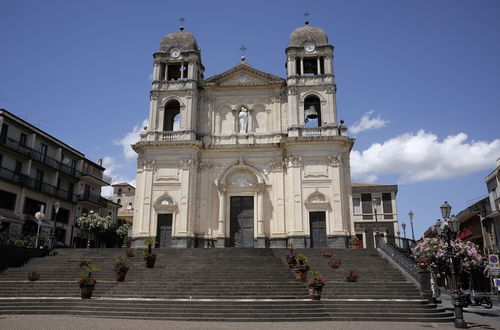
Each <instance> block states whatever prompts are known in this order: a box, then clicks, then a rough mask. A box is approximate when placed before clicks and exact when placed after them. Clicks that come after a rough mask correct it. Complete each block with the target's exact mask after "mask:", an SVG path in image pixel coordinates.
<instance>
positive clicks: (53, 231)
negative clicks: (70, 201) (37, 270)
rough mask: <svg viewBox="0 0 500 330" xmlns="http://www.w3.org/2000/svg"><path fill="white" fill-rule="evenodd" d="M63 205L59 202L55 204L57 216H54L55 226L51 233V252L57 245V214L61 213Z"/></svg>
mask: <svg viewBox="0 0 500 330" xmlns="http://www.w3.org/2000/svg"><path fill="white" fill-rule="evenodd" d="M60 206H61V204H59V202H56V203H54V211H55V216H54V226H53V227H52V230H51V232H50V239H51V241H52V244H51V250H53V249H54V246H55V245H56V224H57V212H59V207H60Z"/></svg>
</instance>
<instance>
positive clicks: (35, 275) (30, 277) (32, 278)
mask: <svg viewBox="0 0 500 330" xmlns="http://www.w3.org/2000/svg"><path fill="white" fill-rule="evenodd" d="M39 279H40V274H38V273H28V280H30V281H38V280H39Z"/></svg>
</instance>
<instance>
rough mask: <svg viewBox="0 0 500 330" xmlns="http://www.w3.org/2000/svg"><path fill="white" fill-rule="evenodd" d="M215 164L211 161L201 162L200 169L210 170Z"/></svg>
mask: <svg viewBox="0 0 500 330" xmlns="http://www.w3.org/2000/svg"><path fill="white" fill-rule="evenodd" d="M213 166H214V165H213V164H212V163H211V162H203V163H202V162H200V164H199V165H198V170H200V171H208V170H210V169H212V168H213Z"/></svg>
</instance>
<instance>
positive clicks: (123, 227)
mask: <svg viewBox="0 0 500 330" xmlns="http://www.w3.org/2000/svg"><path fill="white" fill-rule="evenodd" d="M130 227H132V226H131V225H130V224H129V223H124V224H123V225H121V226H120V227H118V229H117V230H116V234H117V235H118V236H120V237H121V238H124V237H126V236H128V230H129V229H130Z"/></svg>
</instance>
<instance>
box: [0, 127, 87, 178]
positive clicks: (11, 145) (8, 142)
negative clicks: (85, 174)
mask: <svg viewBox="0 0 500 330" xmlns="http://www.w3.org/2000/svg"><path fill="white" fill-rule="evenodd" d="M0 144H1V145H3V146H5V147H6V148H8V149H9V150H12V151H15V152H17V153H19V154H21V155H23V156H26V157H30V158H31V159H33V160H35V161H37V162H39V163H42V164H44V165H46V166H49V167H50V168H52V169H54V170H60V171H62V172H64V173H66V174H68V175H71V176H73V177H76V178H78V177H79V176H80V171H77V170H76V169H74V168H72V167H70V166H68V165H65V164H62V163H60V162H59V161H57V160H56V159H55V158H52V157H50V156H48V155H47V154H42V153H41V152H40V151H36V150H33V149H31V148H30V147H27V146H25V145H22V144H20V142H19V141H16V140H14V139H11V138H9V137H4V138H2V139H0Z"/></svg>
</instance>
